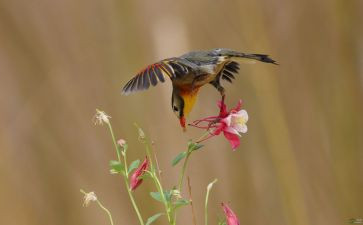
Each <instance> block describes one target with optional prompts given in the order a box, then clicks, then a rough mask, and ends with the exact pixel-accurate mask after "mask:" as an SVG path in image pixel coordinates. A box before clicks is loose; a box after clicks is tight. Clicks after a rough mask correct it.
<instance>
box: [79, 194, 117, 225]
mask: <svg viewBox="0 0 363 225" xmlns="http://www.w3.org/2000/svg"><path fill="white" fill-rule="evenodd" d="M80 192H81V193H82V194H84V195H87V193H86V192H85V191H84V190H82V189H81V190H80ZM96 202H97V204H98V206H99V207H100V208H101V209H102V210H104V211H105V212H106V213H107V215H108V218H109V220H110V223H111V225H113V219H112V215H111V212H110V211H109V210H108V209H107V208H106V207H105V206H103V205H102V203H101V202H100V201H99V200H98V199H97V198H96Z"/></svg>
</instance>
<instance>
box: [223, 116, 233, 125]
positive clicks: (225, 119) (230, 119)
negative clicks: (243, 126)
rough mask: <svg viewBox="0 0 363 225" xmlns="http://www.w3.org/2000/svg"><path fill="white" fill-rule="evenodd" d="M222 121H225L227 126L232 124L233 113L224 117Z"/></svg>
mask: <svg viewBox="0 0 363 225" xmlns="http://www.w3.org/2000/svg"><path fill="white" fill-rule="evenodd" d="M221 122H223V123H225V124H226V125H227V126H231V122H232V115H229V116H227V117H226V118H224V119H222V120H221Z"/></svg>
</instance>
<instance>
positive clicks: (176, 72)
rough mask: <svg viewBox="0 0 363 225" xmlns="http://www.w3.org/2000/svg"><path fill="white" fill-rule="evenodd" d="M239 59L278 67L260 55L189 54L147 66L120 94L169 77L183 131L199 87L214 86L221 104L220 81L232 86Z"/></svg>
mask: <svg viewBox="0 0 363 225" xmlns="http://www.w3.org/2000/svg"><path fill="white" fill-rule="evenodd" d="M238 59H247V60H252V61H256V60H257V61H261V62H265V63H272V64H276V65H278V64H277V63H276V61H275V60H273V59H271V58H270V57H269V56H268V55H263V54H246V53H242V52H238V51H233V50H230V49H225V48H217V49H212V50H207V51H192V52H189V53H186V54H184V55H182V56H179V57H172V58H167V59H163V60H161V61H159V62H156V63H154V64H151V65H149V66H147V67H146V68H144V69H143V70H141V71H140V72H139V73H138V74H137V75H136V76H135V77H133V78H132V79H131V80H130V81H129V82H127V84H126V85H125V86H124V87H123V89H122V94H123V95H129V94H131V93H134V92H137V91H142V90H146V89H148V88H149V87H150V84H151V85H152V86H155V85H156V84H157V83H158V82H159V81H160V82H162V83H163V82H164V81H165V77H166V76H167V77H169V78H170V80H171V82H172V85H173V92H172V98H171V106H172V110H173V112H174V113H175V115H176V116H177V117H178V118H179V121H180V125H181V126H182V128H183V129H184V130H185V123H186V122H185V121H186V119H185V118H186V117H187V116H188V114H189V113H190V111H191V110H192V108H193V106H194V104H195V101H196V97H197V95H198V91H199V89H200V87H202V86H203V85H205V84H208V83H209V84H211V85H213V86H214V87H215V88H216V89H217V90H218V91H219V93H220V94H221V96H222V100H224V96H225V89H224V88H223V87H222V85H221V79H223V80H226V81H228V82H231V83H232V79H235V76H234V74H237V73H238V70H239V63H238V62H236V60H238Z"/></svg>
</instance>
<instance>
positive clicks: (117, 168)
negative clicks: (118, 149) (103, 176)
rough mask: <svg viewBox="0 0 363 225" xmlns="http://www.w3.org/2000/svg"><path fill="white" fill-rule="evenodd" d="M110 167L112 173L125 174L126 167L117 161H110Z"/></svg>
mask: <svg viewBox="0 0 363 225" xmlns="http://www.w3.org/2000/svg"><path fill="white" fill-rule="evenodd" d="M110 167H111V172H114V173H123V172H124V170H125V168H124V165H122V163H121V162H119V161H117V160H110Z"/></svg>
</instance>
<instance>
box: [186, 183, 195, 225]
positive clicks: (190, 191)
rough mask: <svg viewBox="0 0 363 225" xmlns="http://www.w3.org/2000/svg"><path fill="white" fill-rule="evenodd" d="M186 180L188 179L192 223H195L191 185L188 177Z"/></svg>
mask: <svg viewBox="0 0 363 225" xmlns="http://www.w3.org/2000/svg"><path fill="white" fill-rule="evenodd" d="M187 180H188V192H189V201H190V207H191V208H192V215H193V224H194V225H197V218H196V216H195V211H194V206H193V200H192V186H191V185H190V178H189V177H188V179H187Z"/></svg>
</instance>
